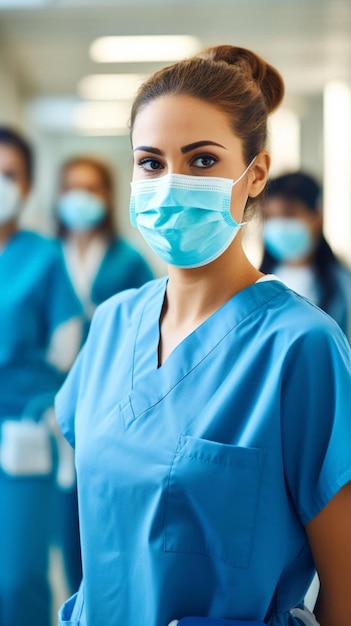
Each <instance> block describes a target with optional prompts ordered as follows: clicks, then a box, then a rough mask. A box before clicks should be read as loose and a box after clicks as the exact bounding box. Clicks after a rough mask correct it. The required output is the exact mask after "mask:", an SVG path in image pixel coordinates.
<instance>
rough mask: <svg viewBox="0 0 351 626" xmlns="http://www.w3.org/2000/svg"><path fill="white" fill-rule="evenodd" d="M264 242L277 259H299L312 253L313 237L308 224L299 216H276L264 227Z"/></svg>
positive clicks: (284, 260) (287, 260) (285, 260)
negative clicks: (298, 217)
mask: <svg viewBox="0 0 351 626" xmlns="http://www.w3.org/2000/svg"><path fill="white" fill-rule="evenodd" d="M263 242H264V245H265V247H266V249H267V250H268V252H269V253H270V254H271V255H272V256H273V257H274V258H275V259H277V261H283V262H287V263H288V262H289V261H290V262H291V261H299V260H300V259H303V258H304V257H307V256H308V255H309V254H311V252H312V250H313V238H312V235H311V232H310V230H309V229H308V226H307V225H306V224H305V223H304V222H303V221H302V220H299V219H297V218H293V217H291V218H290V217H274V218H270V219H268V220H267V221H266V222H265V224H264V227H263Z"/></svg>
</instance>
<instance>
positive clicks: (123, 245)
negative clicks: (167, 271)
mask: <svg viewBox="0 0 351 626" xmlns="http://www.w3.org/2000/svg"><path fill="white" fill-rule="evenodd" d="M152 278H153V273H152V271H151V269H150V267H149V265H148V264H147V262H146V261H145V259H144V258H143V257H142V255H141V254H140V253H139V252H138V251H137V250H135V248H133V247H132V246H130V245H129V244H128V243H127V242H126V241H124V240H123V239H120V238H118V239H115V240H113V241H112V242H111V244H110V245H109V247H108V249H107V251H106V254H105V256H104V258H103V260H102V263H101V265H100V268H99V271H98V273H97V275H96V277H95V280H94V282H93V286H92V294H91V299H92V302H93V303H94V304H96V305H97V304H101V303H102V302H104V300H107V299H108V298H110V297H111V296H113V295H115V294H116V293H119V292H120V291H123V290H125V289H130V288H131V287H141V285H143V284H144V283H146V282H148V281H149V280H151V279H152Z"/></svg>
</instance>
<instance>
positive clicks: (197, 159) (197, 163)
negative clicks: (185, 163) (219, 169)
mask: <svg viewBox="0 0 351 626" xmlns="http://www.w3.org/2000/svg"><path fill="white" fill-rule="evenodd" d="M217 162H218V158H217V157H215V156H214V155H212V154H198V155H196V156H194V157H193V158H192V160H191V161H190V167H195V168H198V169H209V168H210V167H213V165H215V164H216V163H217ZM137 166H138V167H140V168H141V169H143V170H145V171H147V172H158V171H159V170H162V169H164V165H163V164H162V163H161V161H159V160H158V159H155V158H154V157H144V158H142V159H140V160H139V161H138V162H137Z"/></svg>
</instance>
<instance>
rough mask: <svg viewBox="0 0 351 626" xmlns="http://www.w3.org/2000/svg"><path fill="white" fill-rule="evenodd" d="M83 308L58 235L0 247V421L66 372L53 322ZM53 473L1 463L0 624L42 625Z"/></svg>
mask: <svg viewBox="0 0 351 626" xmlns="http://www.w3.org/2000/svg"><path fill="white" fill-rule="evenodd" d="M80 314H81V307H80V304H79V302H78V300H77V298H76V296H75V294H74V291H73V289H72V286H71V283H70V280H69V278H68V275H67V272H66V269H65V266H64V261H63V258H62V254H61V252H60V249H59V246H58V244H57V243H56V242H54V241H51V240H47V239H45V238H43V237H41V236H39V235H37V234H35V233H32V232H26V231H20V232H18V233H16V234H15V235H14V236H13V237H12V239H11V240H10V241H9V242H8V243H7V245H6V246H5V248H4V249H3V251H2V252H1V253H0V337H1V341H0V424H1V420H3V419H5V418H8V417H12V418H18V419H19V418H20V417H21V416H22V412H23V410H24V409H25V408H26V407H27V410H29V403H33V401H34V402H35V403H36V406H35V409H36V410H35V411H34V404H32V409H33V411H30V417H33V418H38V417H39V415H38V412H39V413H40V414H41V413H42V412H43V411H44V410H45V409H46V408H48V406H50V405H52V403H53V398H54V394H55V393H56V392H57V390H58V389H59V387H60V385H61V384H62V382H63V379H64V374H63V373H61V372H58V371H57V370H56V369H55V368H54V367H52V366H51V365H50V364H49V363H48V362H47V361H46V353H47V350H48V347H49V343H50V340H51V338H52V335H53V333H54V332H55V330H56V329H57V328H58V327H59V326H60V325H61V324H64V323H65V322H67V321H68V320H70V319H71V318H72V317H75V316H78V315H80ZM53 492H54V478H53V476H48V477H28V476H26V477H9V476H7V475H5V474H4V473H3V472H2V471H1V470H0V512H1V513H0V624H1V626H20V625H21V626H22V625H24V624H25V625H26V626H48V624H49V620H50V613H51V597H50V589H49V582H48V571H47V570H48V555H49V545H50V541H51V522H52V519H51V504H52V500H51V499H52V498H53Z"/></svg>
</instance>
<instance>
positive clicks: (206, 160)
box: [192, 154, 217, 168]
mask: <svg viewBox="0 0 351 626" xmlns="http://www.w3.org/2000/svg"><path fill="white" fill-rule="evenodd" d="M214 163H217V159H215V158H214V157H213V156H210V155H209V154H203V155H201V156H197V157H196V158H195V159H194V160H193V163H192V164H193V165H195V166H196V167H203V168H205V167H211V166H212V165H214Z"/></svg>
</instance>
